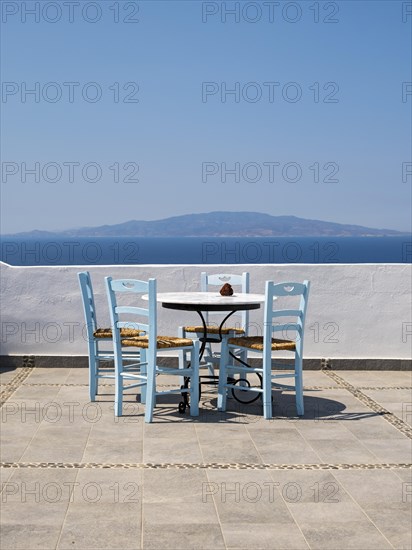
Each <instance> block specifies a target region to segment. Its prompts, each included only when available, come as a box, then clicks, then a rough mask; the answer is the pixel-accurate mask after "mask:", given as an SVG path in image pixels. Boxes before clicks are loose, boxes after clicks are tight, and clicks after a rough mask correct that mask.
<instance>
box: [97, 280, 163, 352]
mask: <svg viewBox="0 0 412 550" xmlns="http://www.w3.org/2000/svg"><path fill="white" fill-rule="evenodd" d="M105 281H106V291H107V299H108V302H109V310H110V321H111V326H112V330H113V341H114V343H115V346H116V347H117V348H120V347H121V338H120V329H121V328H132V329H138V330H141V331H144V332H145V333H146V336H148V337H149V348H154V349H156V338H157V310H156V279H149V280H148V281H139V280H137V279H112V277H105ZM118 294H131V295H134V297H135V298H136V295H141V294H147V295H148V301H147V308H146V307H140V306H129V305H127V306H123V305H118V300H117V295H118ZM124 316H128V320H126V321H125V320H123V317H124ZM120 317H122V319H120ZM136 317H140V318H141V319H142V320H140V321H138V320H135V319H136ZM130 318H133V319H134V320H133V321H131V320H130Z"/></svg>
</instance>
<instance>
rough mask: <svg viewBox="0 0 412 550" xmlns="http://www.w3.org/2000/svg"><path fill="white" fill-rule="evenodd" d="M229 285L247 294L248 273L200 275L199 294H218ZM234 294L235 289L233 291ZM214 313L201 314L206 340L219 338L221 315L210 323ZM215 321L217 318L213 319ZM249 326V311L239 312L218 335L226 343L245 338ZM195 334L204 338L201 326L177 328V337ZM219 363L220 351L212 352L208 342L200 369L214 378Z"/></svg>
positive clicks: (204, 273) (182, 358)
mask: <svg viewBox="0 0 412 550" xmlns="http://www.w3.org/2000/svg"><path fill="white" fill-rule="evenodd" d="M225 283H229V284H230V285H231V286H232V287H237V289H238V292H242V293H245V294H246V293H249V273H247V272H245V273H242V275H234V274H231V273H217V274H213V275H209V274H208V273H206V272H202V273H201V274H200V290H201V292H210V291H213V290H216V292H219V290H220V288H221V287H222V286H223V285H224V284H225ZM233 290H234V292H235V293H236V288H234V289H233ZM227 313H228V312H227V311H226V312H224V315H227ZM215 315H216V314H215V313H210V312H207V311H205V312H203V317H204V319H205V321H206V326H207V335H206V337H207V338H210V337H212V338H213V337H215V338H217V337H218V336H219V324H220V321H221V320H223V318H224V316H223V317H222V313H219V312H217V315H220V319H219V322H217V321H212V318H213V317H214V316H215ZM214 318H215V319H217V317H214ZM234 318H236V319H237V322H236V323H233V319H234ZM248 325H249V311H239V312H238V313H237V314H234V316H233V317H231V318H230V326H224V327H222V329H221V331H220V334H221V337H222V341H225V342H227V340H228V338H234V337H236V336H247V331H248ZM190 334H196V338H200V337H203V336H204V328H203V325H194V326H184V327H179V336H180V337H182V338H185V337H186V335H190ZM180 359H181V361H183V363H184V364H185V362H186V358H185V356H184V354H182V355H181V358H180ZM219 362H220V350H219V351H213V349H212V344H211V343H210V342H208V343H207V344H206V347H205V352H204V354H203V358H202V362H201V365H200V366H201V367H207V369H208V371H209V374H210V376H212V377H214V376H215V367H216V366H218V365H219Z"/></svg>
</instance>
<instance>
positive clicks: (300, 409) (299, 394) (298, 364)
mask: <svg viewBox="0 0 412 550" xmlns="http://www.w3.org/2000/svg"><path fill="white" fill-rule="evenodd" d="M295 392H296V412H297V414H298V416H303V415H304V414H305V408H304V404H303V380H302V357H300V356H298V355H297V356H296V358H295Z"/></svg>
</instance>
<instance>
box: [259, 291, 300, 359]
mask: <svg viewBox="0 0 412 550" xmlns="http://www.w3.org/2000/svg"><path fill="white" fill-rule="evenodd" d="M309 288H310V282H309V281H303V283H296V282H285V283H274V282H273V281H266V288H265V329H264V338H265V342H267V343H269V342H270V340H271V338H272V336H274V337H276V336H278V337H279V338H281V339H283V340H285V339H286V340H291V339H293V338H292V337H291V332H292V333H293V334H294V335H295V337H296V340H295V341H296V351H297V353H301V351H302V347H303V335H304V330H305V318H306V310H307V305H308V297H309ZM292 296H300V301H299V305H298V307H297V308H293V309H280V308H279V307H278V306H279V302H278V301H277V300H274V298H282V297H292ZM285 318H288V320H286V319H285ZM279 332H280V333H281V334H277V335H276V334H275V335H274V334H273V333H279Z"/></svg>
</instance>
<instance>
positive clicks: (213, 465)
mask: <svg viewBox="0 0 412 550" xmlns="http://www.w3.org/2000/svg"><path fill="white" fill-rule="evenodd" d="M0 467H1V468H12V469H25V468H27V469H60V468H61V469H82V470H83V469H93V470H103V469H113V470H396V469H398V470H399V469H402V470H405V469H407V470H411V469H412V464H408V463H403V462H401V463H381V464H254V463H244V462H238V463H232V462H231V463H222V462H205V463H187V462H186V463H176V464H175V463H172V462H162V463H153V462H148V463H142V462H136V463H115V462H111V463H101V462H0Z"/></svg>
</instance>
